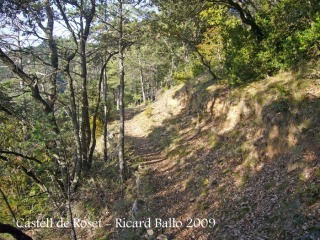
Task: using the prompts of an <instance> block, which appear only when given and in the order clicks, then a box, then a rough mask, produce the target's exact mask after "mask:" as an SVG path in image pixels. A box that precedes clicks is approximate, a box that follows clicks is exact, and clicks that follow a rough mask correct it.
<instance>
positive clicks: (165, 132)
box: [127, 74, 320, 239]
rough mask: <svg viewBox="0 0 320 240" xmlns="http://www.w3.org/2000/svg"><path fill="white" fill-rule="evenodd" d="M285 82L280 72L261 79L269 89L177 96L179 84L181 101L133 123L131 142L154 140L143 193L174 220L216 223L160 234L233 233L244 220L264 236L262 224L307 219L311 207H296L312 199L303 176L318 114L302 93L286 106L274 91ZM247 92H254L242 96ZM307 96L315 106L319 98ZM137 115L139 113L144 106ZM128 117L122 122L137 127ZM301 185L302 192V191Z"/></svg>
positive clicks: (309, 171) (241, 230)
mask: <svg viewBox="0 0 320 240" xmlns="http://www.w3.org/2000/svg"><path fill="white" fill-rule="evenodd" d="M282 76H284V77H283V79H281V77H282ZM293 81H294V80H292V77H290V75H289V74H288V75H286V74H284V75H280V76H279V77H274V78H273V80H272V81H271V83H269V84H267V85H268V87H269V89H268V88H267V89H266V88H264V87H263V86H265V83H264V82H263V81H261V82H256V83H253V84H252V85H248V86H246V87H245V88H244V89H240V90H239V89H234V90H230V89H229V91H225V89H224V87H212V88H211V87H207V88H206V91H205V92H201V93H200V94H201V95H202V96H200V95H197V97H192V96H191V97H190V96H189V97H188V96H187V95H184V94H186V92H185V91H186V89H185V88H179V89H178V91H179V94H175V100H178V99H179V97H181V98H180V101H181V102H180V103H177V102H175V103H174V104H173V105H175V104H177V106H179V111H176V112H175V114H169V111H168V110H165V109H162V110H161V111H163V112H164V117H163V118H161V117H160V118H161V119H160V118H156V120H155V118H152V117H151V119H154V120H155V122H153V123H152V124H150V125H152V127H147V124H145V125H146V126H143V127H144V128H142V127H141V129H143V131H145V132H144V133H143V134H141V135H140V137H133V139H135V140H134V142H140V143H142V144H143V145H145V147H142V148H144V149H147V148H149V147H151V148H152V146H157V144H158V145H159V148H160V149H161V154H162V155H163V157H164V158H163V160H162V161H160V162H157V163H154V164H150V165H148V166H150V168H151V169H153V172H152V175H151V179H153V180H151V181H153V184H154V185H155V186H156V189H157V192H156V193H154V194H155V196H154V197H152V196H150V198H148V201H149V204H150V206H154V207H155V208H154V211H156V212H157V213H161V216H162V217H164V218H169V217H172V216H174V217H176V218H180V219H184V218H186V217H187V216H193V217H199V216H207V215H208V214H209V215H212V216H214V217H215V218H216V220H217V221H219V222H220V225H218V226H216V228H215V229H211V230H208V232H205V231H202V232H201V233H200V232H197V231H196V230H194V229H168V230H167V233H168V234H173V235H174V236H178V237H177V238H176V239H183V236H187V235H190V234H191V233H192V234H195V235H196V234H199V236H207V235H205V234H215V235H216V234H218V235H217V236H220V237H221V238H224V237H226V236H228V237H230V236H234V237H235V238H237V236H239V234H240V235H241V234H242V235H243V234H246V232H247V229H250V228H248V225H246V224H245V222H251V223H252V224H253V226H255V230H254V231H255V232H263V233H264V234H265V235H266V236H270V231H271V230H270V229H274V228H275V227H277V229H279V230H278V231H279V232H281V231H283V230H280V229H292V228H294V225H292V223H291V222H290V221H291V220H290V219H292V218H293V216H294V215H298V216H299V217H301V218H303V219H305V222H306V224H309V225H310V226H311V225H312V219H310V220H308V219H307V217H306V214H307V212H308V211H311V210H310V209H311V208H309V207H306V208H305V210H300V209H299V208H298V207H297V206H299V205H298V201H304V199H306V201H307V202H310V204H311V203H312V204H313V205H312V206H314V202H315V201H316V200H315V197H314V196H315V195H314V194H315V192H316V191H317V190H316V188H315V187H314V185H312V184H311V183H312V181H314V179H316V178H317V176H318V175H319V176H320V173H319V171H320V170H318V169H319V167H318V166H319V152H318V151H316V150H315V146H317V145H318V146H319V139H318V138H317V136H318V135H317V133H316V132H315V129H316V128H317V121H316V119H317V116H318V115H319V114H320V113H319V112H316V113H313V112H311V111H309V110H308V108H306V107H305V106H306V105H309V104H310V102H309V100H308V99H305V98H301V101H300V102H298V101H297V102H294V103H291V105H290V104H289V103H288V102H287V101H284V100H283V96H281V94H278V93H277V91H278V90H276V89H277V87H278V85H277V84H280V83H284V84H289V83H290V84H291V85H294V83H293ZM309 84H312V82H311V83H309ZM291 85H288V86H291ZM225 88H226V87H225ZM208 89H209V90H208ZM252 89H255V90H254V91H253V90H252ZM280 89H281V88H280ZM251 90H252V91H251ZM194 91H195V92H196V93H197V91H198V90H197V89H195V90H194ZM196 93H193V94H196ZM170 94H171V93H170ZM190 94H191V93H190ZM251 94H255V95H258V96H259V97H252V98H250V96H252V95H251ZM203 95H205V97H203ZM171 96H172V95H171ZM178 96H179V97H178ZM182 96H184V97H182ZM289 97H290V96H289ZM186 99H187V100H186ZM312 102H313V104H314V106H316V105H317V104H318V102H319V100H318V99H316V100H315V99H313V100H312ZM162 104H164V103H162ZM184 104H185V108H183V106H184ZM164 106H165V104H164ZM171 107H172V105H171V106H170V105H169V104H167V106H166V107H165V108H168V109H170V111H172V108H171ZM180 107H181V108H180ZM199 109H202V110H201V111H200V110H199ZM154 111H155V105H152V112H154ZM159 112H160V110H159V111H158V113H157V114H159ZM171 113H172V112H171ZM140 114H142V115H141V116H144V118H145V116H146V115H145V113H143V112H142V113H140ZM134 119H137V118H136V117H134V118H133V119H132V120H130V121H131V122H130V121H129V123H127V124H133V125H132V126H134V127H136V126H138V125H139V123H138V122H135V121H134ZM158 121H160V122H159V123H158ZM150 122H152V121H150ZM135 124H138V125H135ZM140 126H141V125H140ZM148 141H149V143H150V144H149V145H148V143H147V142H148ZM136 144H137V143H136ZM147 145H148V146H147ZM140 146H141V145H140ZM160 146H161V147H160ZM144 151H145V150H143V151H142V153H143V152H144ZM148 151H151V153H152V154H151V155H146V154H144V153H143V156H144V158H145V159H144V161H145V162H147V161H150V162H152V159H153V154H155V156H156V157H157V156H158V154H157V153H156V151H154V150H148ZM138 152H139V150H138ZM317 174H318V175H317ZM319 176H318V177H319ZM297 179H299V180H297ZM303 191H310V194H309V195H308V196H303V194H302V193H303ZM297 199H299V200H297ZM267 219H272V220H267ZM288 219H289V220H288ZM259 226H265V227H266V228H265V229H266V230H265V229H263V228H261V227H259ZM230 228H235V229H237V231H235V232H232V231H231V230H230ZM296 231H302V229H301V228H298V230H296ZM230 234H231V235H230Z"/></svg>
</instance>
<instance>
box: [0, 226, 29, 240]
mask: <svg viewBox="0 0 320 240" xmlns="http://www.w3.org/2000/svg"><path fill="white" fill-rule="evenodd" d="M0 233H8V234H10V235H11V236H13V237H14V238H15V239H17V240H32V238H31V237H29V236H28V235H27V234H25V233H23V232H22V231H21V230H20V229H18V228H16V227H13V226H11V225H10V224H4V223H1V222H0Z"/></svg>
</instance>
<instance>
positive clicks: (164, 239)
mask: <svg viewBox="0 0 320 240" xmlns="http://www.w3.org/2000/svg"><path fill="white" fill-rule="evenodd" d="M157 240H168V238H167V236H166V235H164V234H161V235H159V236H158V237H157Z"/></svg>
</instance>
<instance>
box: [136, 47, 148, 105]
mask: <svg viewBox="0 0 320 240" xmlns="http://www.w3.org/2000/svg"><path fill="white" fill-rule="evenodd" d="M138 51H140V49H139V50H138ZM138 54H139V74H140V83H141V92H142V101H143V102H144V103H145V102H146V101H147V99H146V92H145V87H144V79H143V71H142V65H141V56H140V53H138Z"/></svg>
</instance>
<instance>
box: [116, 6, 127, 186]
mask: <svg viewBox="0 0 320 240" xmlns="http://www.w3.org/2000/svg"><path fill="white" fill-rule="evenodd" d="M118 3H119V72H120V76H119V78H120V85H119V108H120V109H119V112H120V135H119V167H120V179H121V181H122V182H124V181H125V180H126V162H125V159H124V74H125V71H124V43H123V0H118Z"/></svg>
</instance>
